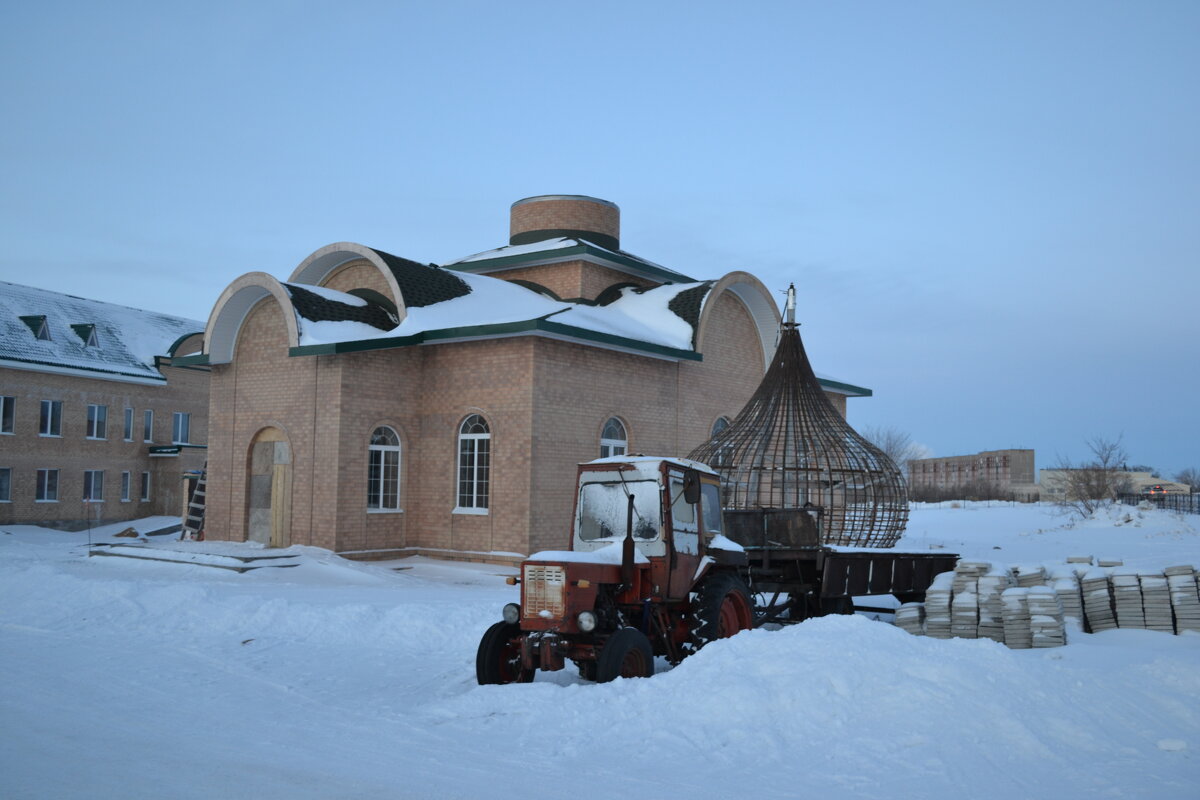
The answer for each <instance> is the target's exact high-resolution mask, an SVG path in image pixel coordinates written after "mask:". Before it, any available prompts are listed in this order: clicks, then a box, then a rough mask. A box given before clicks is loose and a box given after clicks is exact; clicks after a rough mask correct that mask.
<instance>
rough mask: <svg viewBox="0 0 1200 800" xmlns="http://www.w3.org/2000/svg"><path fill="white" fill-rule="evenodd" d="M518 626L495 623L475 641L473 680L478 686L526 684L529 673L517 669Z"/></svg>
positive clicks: (518, 660) (519, 629) (531, 678)
mask: <svg viewBox="0 0 1200 800" xmlns="http://www.w3.org/2000/svg"><path fill="white" fill-rule="evenodd" d="M520 635H521V626H520V625H511V624H509V623H507V622H497V623H496V624H495V625H493V626H492V627H490V628H488V629H487V631H486V632H485V633H484V634H483V638H482V639H480V641H479V651H478V652H477V653H476V654H475V679H476V680H478V681H479V685H480V686H485V685H487V684H489V683H529V682H530V681H532V680H533V672H534V671H533V670H531V669H524V668H522V666H521V644H520V642H519V641H518V640H517V637H518V636H520Z"/></svg>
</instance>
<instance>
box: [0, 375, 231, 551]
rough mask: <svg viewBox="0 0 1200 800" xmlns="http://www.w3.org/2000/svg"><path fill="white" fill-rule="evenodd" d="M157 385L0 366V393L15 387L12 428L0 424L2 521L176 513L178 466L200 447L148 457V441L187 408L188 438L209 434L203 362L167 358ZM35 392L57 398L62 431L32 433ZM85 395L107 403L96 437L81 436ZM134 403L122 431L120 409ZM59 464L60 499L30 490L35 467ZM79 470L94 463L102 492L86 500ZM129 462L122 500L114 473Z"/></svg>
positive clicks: (58, 523) (64, 521) (191, 465)
mask: <svg viewBox="0 0 1200 800" xmlns="http://www.w3.org/2000/svg"><path fill="white" fill-rule="evenodd" d="M162 374H163V375H164V377H166V379H167V382H166V384H164V385H145V384H139V383H127V382H121V381H113V380H102V379H97V378H90V377H83V376H80V375H66V374H51V373H46V372H38V371H32V370H19V369H6V368H0V395H5V396H9V397H13V398H14V399H15V403H14V412H15V414H14V419H13V432H12V433H11V434H0V468H7V469H9V470H11V472H10V475H11V499H10V501H9V502H0V524H27V525H41V526H45V527H62V528H79V527H82V526H83V525H84V524H86V522H87V521H90V522H91V523H92V524H93V525H95V524H104V523H109V522H121V521H124V520H132V519H137V518H139V517H148V516H158V515H179V514H181V513H182V509H183V503H184V496H183V492H184V489H183V474H184V473H185V472H187V471H190V470H198V469H200V468H201V467H202V466H203V465H204V458H205V452H204V450H203V449H201V448H181V451H180V454H179V455H178V456H166V457H152V456H151V455H150V454H149V448H150V446H151V445H170V444H171V443H172V442H171V439H172V424H173V415H174V413H175V412H184V413H188V414H190V428H191V431H190V437H189V438H190V442H191V443H192V444H195V445H203V444H204V443H205V442H206V440H207V436H208V371H207V370H205V369H199V368H195V367H190V368H181V367H170V366H166V367H163V368H162ZM43 400H57V401H60V402H61V403H62V428H61V431H62V433H61V435H60V436H42V435H40V433H39V421H40V415H41V404H42V401H43ZM89 405H98V406H103V407H105V409H106V412H107V413H106V416H107V424H106V431H105V436H104V438H103V439H97V438H88V436H87V414H88V406H89ZM127 408H129V409H132V410H133V425H132V431H131V432H130V433H131V436H130V438H129V439H126V437H125V430H124V425H125V419H124V417H125V409H127ZM147 410H150V411H152V412H153V413H154V417H153V424H152V429H153V432H152V441H151V442H149V443H147V442H146V441H145V440H144V436H143V415H144V412H145V411H147ZM40 469H54V470H58V500H57V501H55V502H38V501H36V500H35V493H36V483H37V471H38V470H40ZM85 470H100V471H102V472H103V474H104V478H103V502H101V503H95V504H89V505H88V506H87V508H86V510H85V507H84V504H83V501H82V496H83V481H84V471H85ZM123 472H128V473H130V476H129V482H130V485H129V500H128V501H122V498H121V490H122V485H121V483H122V473H123ZM143 472H149V473H150V498H149V500H148V501H142V500H141V480H142V473H143Z"/></svg>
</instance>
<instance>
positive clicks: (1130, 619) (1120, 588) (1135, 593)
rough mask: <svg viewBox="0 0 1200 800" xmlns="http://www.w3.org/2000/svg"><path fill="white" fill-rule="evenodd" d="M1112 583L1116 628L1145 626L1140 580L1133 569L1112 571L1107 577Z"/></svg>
mask: <svg viewBox="0 0 1200 800" xmlns="http://www.w3.org/2000/svg"><path fill="white" fill-rule="evenodd" d="M1109 582H1110V583H1111V584H1112V598H1113V610H1114V611H1115V612H1116V615H1117V627H1118V628H1145V627H1146V615H1145V613H1143V611H1142V582H1141V580H1140V579H1139V578H1138V574H1137V572H1135V571H1133V570H1117V571H1114V572H1113V574H1112V576H1111V577H1110V578H1109Z"/></svg>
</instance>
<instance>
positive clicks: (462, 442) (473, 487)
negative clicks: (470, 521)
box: [455, 414, 492, 514]
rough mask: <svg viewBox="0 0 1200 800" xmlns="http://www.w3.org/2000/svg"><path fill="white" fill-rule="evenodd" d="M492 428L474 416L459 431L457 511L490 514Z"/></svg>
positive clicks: (480, 418)
mask: <svg viewBox="0 0 1200 800" xmlns="http://www.w3.org/2000/svg"><path fill="white" fill-rule="evenodd" d="M491 439H492V434H491V429H490V428H488V424H487V420H485V419H484V418H483V417H481V416H479V415H478V414H472V415H471V416H469V417H467V418H466V419H465V420H463V424H462V427H460V428H459V429H458V507H457V508H456V509H455V510H456V511H464V512H467V513H476V514H486V513H487V509H488V484H489V482H490V472H491V470H490V466H491Z"/></svg>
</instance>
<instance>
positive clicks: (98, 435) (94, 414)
mask: <svg viewBox="0 0 1200 800" xmlns="http://www.w3.org/2000/svg"><path fill="white" fill-rule="evenodd" d="M87 438H89V439H106V438H108V406H98V405H89V406H88V416H87Z"/></svg>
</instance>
